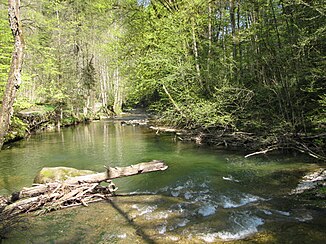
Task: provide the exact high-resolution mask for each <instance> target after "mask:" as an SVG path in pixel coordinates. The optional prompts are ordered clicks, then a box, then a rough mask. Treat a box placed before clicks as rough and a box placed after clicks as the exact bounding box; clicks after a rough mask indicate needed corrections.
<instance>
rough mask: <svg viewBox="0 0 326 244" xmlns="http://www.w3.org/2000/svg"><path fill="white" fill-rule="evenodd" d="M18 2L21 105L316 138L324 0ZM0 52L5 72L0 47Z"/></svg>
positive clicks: (321, 109)
mask: <svg viewBox="0 0 326 244" xmlns="http://www.w3.org/2000/svg"><path fill="white" fill-rule="evenodd" d="M24 4H25V6H23V9H22V10H23V23H24V25H25V29H26V31H25V32H26V43H27V49H26V62H25V66H24V71H23V77H24V82H23V87H22V89H21V92H20V96H19V101H20V102H22V101H26V102H29V103H49V104H52V105H55V106H56V108H58V109H59V110H61V111H69V112H70V113H74V114H79V113H83V114H84V115H86V116H87V115H89V114H90V113H92V111H94V110H96V107H98V106H99V105H101V106H102V108H103V109H104V110H106V111H108V110H114V112H115V113H117V114H118V113H120V112H121V111H122V106H143V107H146V108H150V109H152V110H154V111H155V112H156V113H158V114H160V115H161V118H162V120H163V121H165V122H168V123H170V124H174V125H179V126H185V127H189V128H202V129H209V130H212V129H213V128H214V129H216V128H217V129H228V130H232V131H238V130H243V131H250V132H256V133H258V134H275V135H284V134H288V135H290V134H291V135H301V134H309V133H312V132H313V133H320V132H323V131H324V130H325V117H326V116H325V106H326V105H325V104H326V98H325V87H326V84H325V72H324V70H325V43H326V42H325V25H324V23H325V4H324V3H323V1H321V0H316V1H306V0H281V1H276V0H259V1H243V0H210V1H207V0H191V1H190V0H172V1H171V0H169V1H168V0H150V1H149V0H146V1H145V0H143V1H141V0H138V1H136V0H125V1H119V0H111V1H104V0H94V1H81V0H75V1H68V0H56V1H44V0H30V1H28V2H26V3H24ZM3 19H4V18H2V20H1V21H2V22H0V24H1V25H4V22H3V21H4V20H3ZM1 35H2V37H3V38H1V42H2V43H1V45H3V46H4V47H5V46H6V45H7V44H6V43H8V41H9V39H8V38H7V37H8V34H7V32H1ZM9 46H10V45H9ZM1 55H2V57H3V58H2V59H1V65H2V66H1V72H5V71H4V70H5V69H6V67H8V66H5V65H8V49H5V48H4V49H1ZM6 60H7V61H6ZM1 77H2V75H1V74H0V78H1ZM318 143H325V140H324V139H319V142H318Z"/></svg>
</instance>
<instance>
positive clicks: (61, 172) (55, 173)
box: [34, 167, 96, 184]
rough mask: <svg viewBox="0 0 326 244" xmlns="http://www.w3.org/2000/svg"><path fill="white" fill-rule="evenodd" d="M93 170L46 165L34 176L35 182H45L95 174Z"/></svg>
mask: <svg viewBox="0 0 326 244" xmlns="http://www.w3.org/2000/svg"><path fill="white" fill-rule="evenodd" d="M95 173H96V172H94V171H91V170H79V169H75V168H69V167H45V168H43V169H41V171H40V172H38V174H37V175H36V177H35V178H34V183H36V184H44V183H49V182H55V181H65V180H66V179H68V178H69V177H75V176H81V175H88V174H95Z"/></svg>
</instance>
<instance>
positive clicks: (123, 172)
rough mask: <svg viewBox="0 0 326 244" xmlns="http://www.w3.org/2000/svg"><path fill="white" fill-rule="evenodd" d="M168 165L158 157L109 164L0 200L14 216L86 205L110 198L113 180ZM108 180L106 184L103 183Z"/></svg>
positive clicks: (2, 207) (163, 168)
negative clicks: (99, 169) (147, 160)
mask: <svg viewBox="0 0 326 244" xmlns="http://www.w3.org/2000/svg"><path fill="white" fill-rule="evenodd" d="M167 168H168V166H167V165H166V164H165V163H164V162H163V161H159V160H153V161H151V162H145V163H140V164H136V165H131V166H127V167H108V168H107V170H106V172H103V173H96V174H90V175H84V176H77V177H71V178H68V179H67V180H65V181H63V182H51V183H46V184H38V185H34V186H33V187H29V188H24V189H23V190H21V191H20V192H17V193H13V194H12V196H11V199H5V198H2V199H0V200H1V202H0V210H1V209H2V214H4V215H8V216H10V215H11V216H14V215H17V214H20V213H26V212H31V211H36V210H38V211H40V213H43V212H48V211H52V210H57V209H63V208H67V207H72V206H78V205H84V206H87V205H88V204H89V203H92V202H97V201H100V200H103V199H107V198H108V197H111V196H113V195H114V192H115V191H116V190H117V187H116V186H115V185H114V183H113V182H112V181H111V179H115V178H121V177H126V176H131V175H137V174H142V173H149V172H154V171H162V170H166V169H167ZM103 182H105V183H106V184H104V185H103V184H102V185H101V183H103Z"/></svg>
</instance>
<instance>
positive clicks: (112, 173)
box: [65, 160, 168, 184]
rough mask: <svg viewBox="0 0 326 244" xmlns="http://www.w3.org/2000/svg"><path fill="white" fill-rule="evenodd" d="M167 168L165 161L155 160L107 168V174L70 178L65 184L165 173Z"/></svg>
mask: <svg viewBox="0 0 326 244" xmlns="http://www.w3.org/2000/svg"><path fill="white" fill-rule="evenodd" d="M167 168H168V166H167V165H166V164H165V163H164V162H163V161H160V160H153V161H151V162H145V163H139V164H135V165H131V166H127V167H107V170H106V172H103V173H97V174H91V175H83V176H77V177H72V178H68V179H67V180H66V181H65V183H67V184H77V183H98V182H103V181H107V180H111V179H116V178H122V177H126V176H132V175H138V174H143V173H150V172H154V171H163V170H166V169H167Z"/></svg>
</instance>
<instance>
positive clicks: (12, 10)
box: [0, 0, 24, 150]
mask: <svg viewBox="0 0 326 244" xmlns="http://www.w3.org/2000/svg"><path fill="white" fill-rule="evenodd" d="M8 4H9V9H8V15H9V23H10V28H11V31H12V35H13V37H14V45H15V46H14V51H13V53H12V60H11V66H10V71H9V76H8V82H7V86H6V90H5V93H4V96H3V100H2V106H1V109H0V150H1V148H2V145H3V143H4V140H5V139H4V138H5V135H6V134H7V133H8V130H9V125H10V119H11V116H12V113H13V104H14V101H15V98H16V93H17V90H18V89H19V86H20V84H21V68H22V63H23V51H24V40H23V35H22V34H23V33H22V25H21V21H20V15H19V8H20V0H8Z"/></svg>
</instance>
